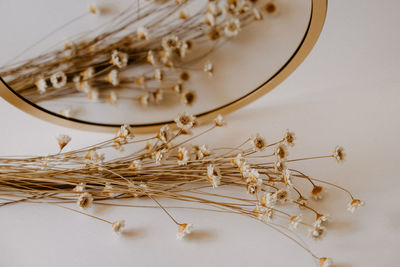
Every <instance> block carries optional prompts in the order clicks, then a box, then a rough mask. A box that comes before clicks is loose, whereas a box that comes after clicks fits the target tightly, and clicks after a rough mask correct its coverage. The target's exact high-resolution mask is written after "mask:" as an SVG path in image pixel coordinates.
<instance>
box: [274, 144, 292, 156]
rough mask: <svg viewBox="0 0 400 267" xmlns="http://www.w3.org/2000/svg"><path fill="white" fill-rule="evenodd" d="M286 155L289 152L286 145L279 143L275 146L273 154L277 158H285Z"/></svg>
mask: <svg viewBox="0 0 400 267" xmlns="http://www.w3.org/2000/svg"><path fill="white" fill-rule="evenodd" d="M288 155H289V152H288V150H287V147H286V145H284V144H279V145H278V146H276V147H275V156H276V158H277V159H278V160H285V159H286V158H287V156H288Z"/></svg>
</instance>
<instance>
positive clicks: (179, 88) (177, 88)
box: [172, 83, 183, 94]
mask: <svg viewBox="0 0 400 267" xmlns="http://www.w3.org/2000/svg"><path fill="white" fill-rule="evenodd" d="M172 90H173V91H174V92H175V93H177V94H181V93H182V92H183V85H182V83H177V84H175V85H174V86H173V87H172Z"/></svg>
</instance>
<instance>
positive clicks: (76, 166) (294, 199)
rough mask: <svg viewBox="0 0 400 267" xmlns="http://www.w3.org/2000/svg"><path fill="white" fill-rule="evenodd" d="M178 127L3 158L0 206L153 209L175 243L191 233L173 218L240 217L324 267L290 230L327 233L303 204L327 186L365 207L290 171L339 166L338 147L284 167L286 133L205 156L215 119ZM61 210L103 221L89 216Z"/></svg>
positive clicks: (322, 220) (318, 215) (182, 118)
mask: <svg viewBox="0 0 400 267" xmlns="http://www.w3.org/2000/svg"><path fill="white" fill-rule="evenodd" d="M176 122H177V124H176V127H177V128H178V129H177V130H172V129H171V128H170V127H169V126H163V127H161V128H160V130H159V132H158V133H157V134H156V135H155V136H152V137H149V138H143V139H141V138H139V137H135V136H134V133H133V131H132V129H131V128H130V127H129V126H127V125H124V126H122V127H121V129H120V130H119V131H118V133H117V134H116V136H115V137H114V138H113V139H111V140H108V141H104V142H101V143H99V144H96V145H92V146H88V147H85V148H82V149H77V150H74V151H70V152H63V149H64V147H65V146H67V145H68V142H69V140H71V139H68V138H65V136H62V137H59V138H58V144H59V146H60V149H61V152H60V153H58V154H54V155H49V156H36V157H2V158H0V165H1V169H0V194H1V199H2V200H3V202H2V203H1V205H2V206H4V205H9V204H17V203H22V202H32V203H47V204H54V205H58V206H60V207H64V208H67V207H66V206H64V205H63V204H66V203H71V202H76V203H77V206H78V207H77V208H78V209H83V210H89V209H90V207H91V206H92V205H112V206H125V207H136V208H139V207H141V208H160V209H161V210H162V211H163V212H164V213H165V214H166V215H168V217H169V218H170V219H171V221H173V222H174V223H175V224H176V225H177V227H178V234H177V237H178V238H179V239H180V238H182V237H184V236H185V235H187V234H190V231H191V229H192V225H191V224H190V223H182V222H180V220H177V219H176V218H175V216H176V215H175V214H172V213H171V212H170V211H169V210H170V209H173V208H191V209H195V210H205V211H214V212H222V213H233V214H240V215H242V216H246V217H248V218H251V219H256V220H259V221H261V222H263V223H264V224H266V225H267V226H269V227H271V228H272V229H274V230H276V231H279V232H280V233H283V234H284V235H285V236H287V237H288V238H289V239H291V240H293V241H294V242H296V244H298V245H300V246H301V247H302V248H304V249H305V250H306V251H307V252H309V253H310V254H311V255H312V256H313V257H314V258H316V259H318V260H319V261H320V262H321V261H322V262H323V263H325V264H326V262H327V261H325V260H321V259H326V260H327V258H318V257H317V256H315V254H314V253H313V252H311V251H310V250H309V249H308V248H307V247H306V245H305V244H303V243H302V242H300V240H299V238H298V237H297V235H296V231H300V230H308V231H309V232H310V236H311V238H313V239H320V238H322V236H323V235H324V233H325V232H326V228H325V225H326V223H327V219H328V217H327V216H326V215H324V213H323V212H320V211H318V210H317V209H315V208H314V207H312V205H311V204H312V202H311V201H309V199H308V197H309V196H310V197H311V198H313V199H315V200H319V199H321V198H322V196H323V194H324V191H325V188H324V187H323V186H322V185H327V186H332V187H333V188H336V189H338V190H341V191H343V192H345V193H346V194H348V195H349V198H350V201H349V204H348V209H349V210H350V211H352V212H354V210H355V209H357V208H358V207H360V206H362V205H363V202H362V201H361V200H359V199H356V198H354V197H353V195H352V194H351V193H350V191H349V190H347V189H345V188H343V187H341V186H339V185H336V184H334V183H332V182H329V181H325V180H323V179H319V178H318V179H317V178H314V177H310V176H307V175H305V174H304V173H303V172H302V171H299V170H297V169H294V168H291V167H289V166H288V165H290V164H291V163H292V162H302V161H309V160H316V159H326V158H335V159H336V160H337V161H343V160H344V157H345V154H344V150H343V149H342V148H341V147H336V149H335V150H334V152H333V153H331V154H328V155H323V156H317V157H308V156H307V157H301V158H295V159H291V158H290V157H289V153H288V148H289V147H291V146H293V145H294V140H295V137H294V134H293V133H292V132H289V131H287V132H286V133H285V135H284V137H283V138H280V139H278V141H276V142H271V144H268V143H267V142H266V140H265V138H264V137H262V136H260V135H258V134H257V135H254V136H253V137H250V138H246V139H245V141H244V142H242V143H240V144H239V145H237V146H232V147H229V146H228V147H213V148H211V146H208V145H207V144H202V145H199V144H197V142H196V141H197V140H198V138H199V137H200V136H202V135H206V134H208V133H210V132H213V131H217V130H218V129H217V128H219V127H223V126H224V125H225V122H224V121H223V118H222V117H221V116H218V118H216V120H215V124H214V125H212V126H210V127H209V128H207V129H205V130H203V131H201V132H199V133H198V134H196V133H193V132H194V129H195V127H196V126H197V121H196V118H195V117H194V116H192V115H190V114H187V113H182V114H180V115H179V116H178V117H177V118H176ZM60 140H61V141H60ZM66 140H68V142H67V144H65V141H66ZM61 146H62V147H61ZM114 149H115V150H117V155H116V156H115V155H113V154H115V152H113V150H114ZM305 183H308V184H310V185H311V188H310V191H308V190H304V189H303V188H305V186H304V184H305ZM221 188H222V189H224V188H225V189H224V190H222V189H221ZM135 198H148V199H149V200H151V201H153V202H154V203H155V205H154V206H140V205H131V204H129V203H127V202H126V200H129V199H135ZM166 199H170V200H174V201H177V202H178V203H179V202H181V203H182V204H185V205H182V206H179V205H178V206H175V207H173V206H172V207H167V206H164V205H163V204H162V202H163V200H166ZM109 200H113V202H112V203H109V202H108V201H109ZM204 206H205V207H204ZM67 209H69V210H73V211H77V212H79V213H81V214H86V215H89V216H90V217H92V218H95V219H99V220H101V221H104V219H102V218H98V217H97V216H94V215H91V214H89V213H87V212H86V211H85V212H84V211H80V210H77V209H72V208H70V207H68V208H67ZM307 213H311V214H313V215H314V216H315V219H314V220H311V221H307V220H305V218H303V215H307ZM105 222H107V223H109V224H111V225H113V229H114V230H116V229H117V230H118V231H120V230H121V228H122V226H123V221H116V222H113V223H112V222H111V221H108V220H105ZM321 266H327V265H321Z"/></svg>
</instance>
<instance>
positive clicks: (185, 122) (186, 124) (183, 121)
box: [175, 112, 197, 133]
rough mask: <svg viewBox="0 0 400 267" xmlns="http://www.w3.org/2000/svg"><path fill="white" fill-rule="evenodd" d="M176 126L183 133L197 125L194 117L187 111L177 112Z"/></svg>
mask: <svg viewBox="0 0 400 267" xmlns="http://www.w3.org/2000/svg"><path fill="white" fill-rule="evenodd" d="M175 122H176V126H178V128H179V129H181V130H182V132H183V133H190V130H191V129H192V128H193V127H195V126H196V125H197V121H196V117H195V116H193V115H190V114H189V113H187V112H184V113H181V114H179V116H178V117H176V118H175Z"/></svg>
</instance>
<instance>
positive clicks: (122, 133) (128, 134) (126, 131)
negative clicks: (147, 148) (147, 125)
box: [116, 124, 135, 142]
mask: <svg viewBox="0 0 400 267" xmlns="http://www.w3.org/2000/svg"><path fill="white" fill-rule="evenodd" d="M134 137H135V134H134V133H133V129H132V127H130V126H129V124H124V125H122V126H121V128H120V129H119V130H118V132H117V135H116V138H120V139H123V140H124V141H125V142H126V141H128V140H130V139H133V138H134Z"/></svg>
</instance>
